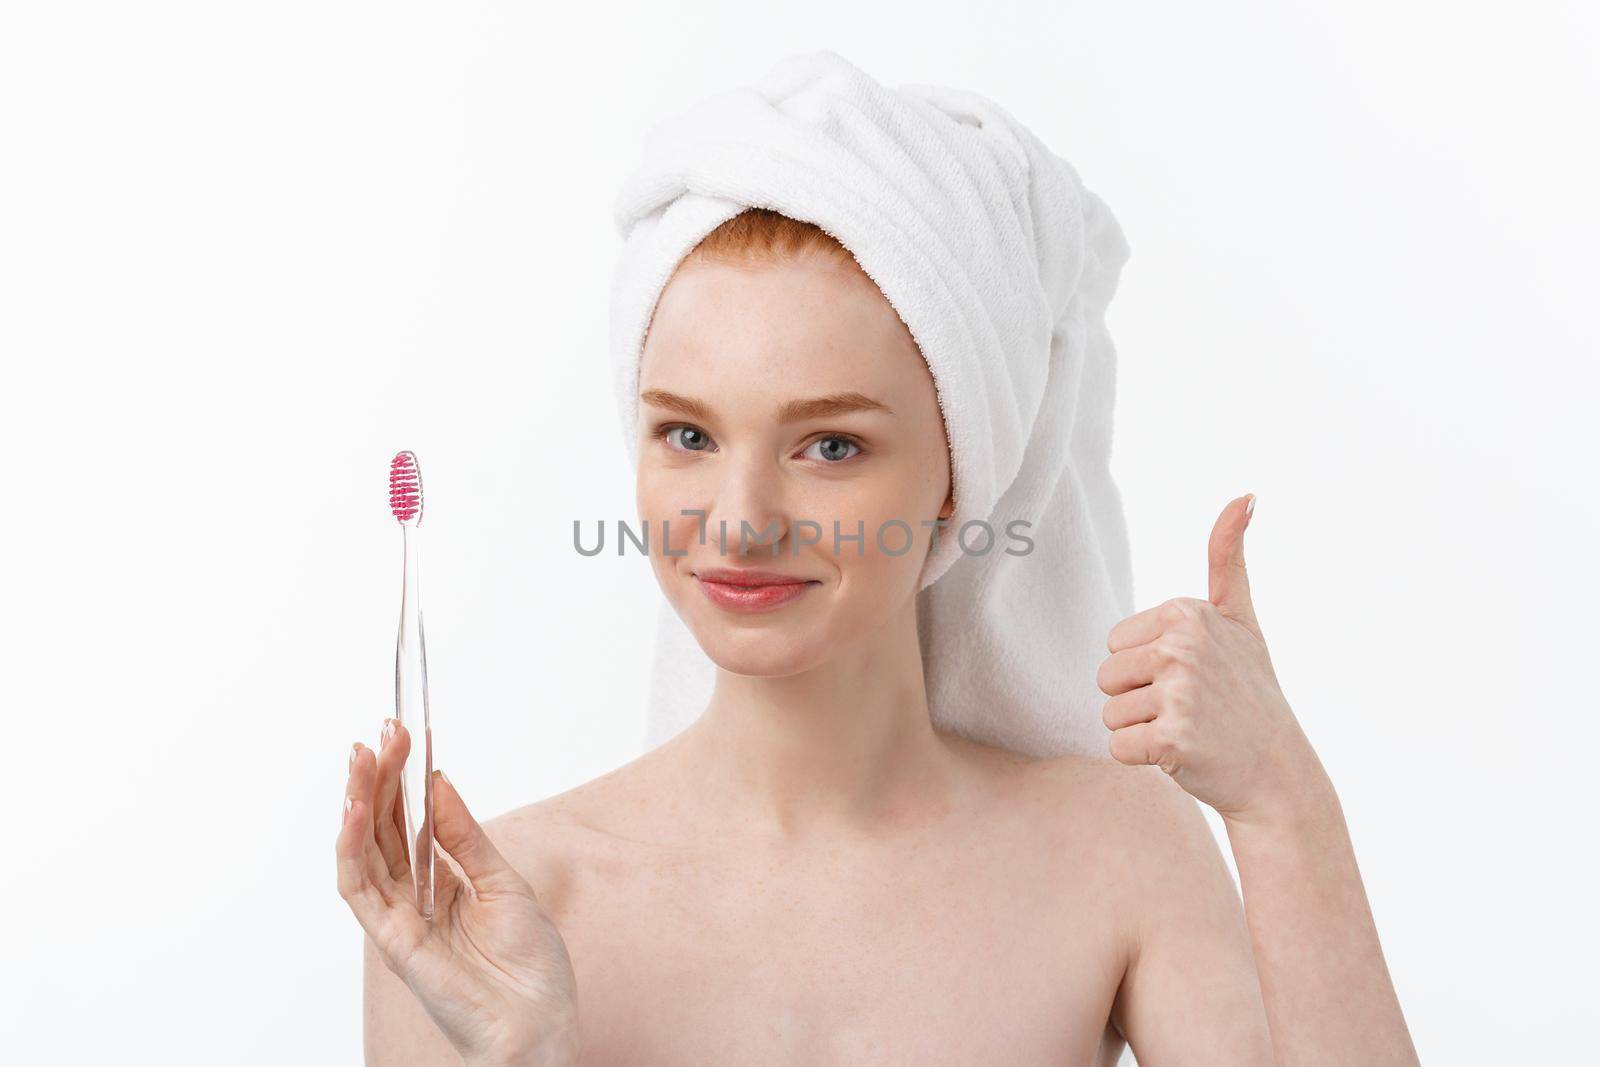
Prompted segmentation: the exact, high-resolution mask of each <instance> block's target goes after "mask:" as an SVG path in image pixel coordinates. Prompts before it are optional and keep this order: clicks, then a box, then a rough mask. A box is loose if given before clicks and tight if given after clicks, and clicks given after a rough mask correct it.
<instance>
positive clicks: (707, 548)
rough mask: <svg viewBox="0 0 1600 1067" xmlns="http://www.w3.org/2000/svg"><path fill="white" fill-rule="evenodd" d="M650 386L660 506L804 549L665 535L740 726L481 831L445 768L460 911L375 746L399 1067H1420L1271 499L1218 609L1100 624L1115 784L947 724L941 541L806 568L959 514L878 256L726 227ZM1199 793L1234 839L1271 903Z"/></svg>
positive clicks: (351, 806)
mask: <svg viewBox="0 0 1600 1067" xmlns="http://www.w3.org/2000/svg"><path fill="white" fill-rule="evenodd" d="M741 248H742V249H744V250H745V251H746V252H748V254H747V255H740V250H741ZM774 249H780V250H782V251H781V253H779V254H774V253H773V250H774ZM843 351H850V352H855V353H867V354H869V355H868V356H867V357H866V358H857V359H840V358H835V357H836V354H837V353H840V352H843ZM640 398H641V405H642V406H641V412H642V417H641V419H640V426H639V433H640V441H639V444H640V451H639V462H638V475H637V479H638V480H637V490H638V503H639V510H640V513H641V514H642V515H676V514H677V513H678V510H679V507H680V505H685V504H687V506H691V507H692V506H695V505H694V504H693V503H690V502H691V501H702V500H705V501H711V502H712V504H711V513H710V514H708V515H707V516H706V518H705V523H706V526H707V528H708V529H709V530H712V531H715V530H717V529H718V524H719V520H721V519H728V520H729V526H730V527H731V528H733V529H738V528H740V521H741V520H744V521H747V522H749V523H750V525H751V526H752V527H753V528H755V529H758V530H776V531H777V535H776V536H777V538H778V543H779V545H780V546H781V547H783V548H784V549H785V551H783V552H781V553H780V554H779V555H777V556H773V555H771V546H772V542H771V541H770V540H769V541H764V542H761V543H760V544H759V545H758V544H756V543H754V542H747V543H746V544H744V545H739V544H736V543H719V541H718V538H717V537H716V536H715V535H713V536H711V537H709V538H708V539H707V540H706V542H705V543H704V544H701V543H700V542H699V540H698V539H697V537H696V531H695V528H694V527H693V526H692V525H690V526H688V527H686V528H683V529H681V530H680V529H679V527H677V526H674V527H673V531H674V533H673V541H672V544H671V550H672V554H668V553H666V552H664V551H652V554H651V560H652V565H653V567H654V570H655V574H656V577H657V579H658V581H659V582H660V584H661V587H662V589H663V591H664V593H665V594H666V596H667V598H668V599H669V601H670V602H671V603H672V605H673V607H674V608H675V609H676V610H677V612H678V613H679V615H680V616H681V617H682V618H683V619H684V620H685V622H686V623H687V624H688V626H689V627H690V629H691V630H692V631H693V632H694V634H695V637H696V639H697V640H698V641H699V642H700V643H701V645H702V647H703V648H704V649H705V650H706V652H707V653H708V655H709V656H710V657H711V658H712V659H713V660H714V661H715V662H716V664H717V667H718V674H717V683H716V688H715V693H714V696H713V697H712V699H711V701H710V703H709V705H708V706H707V707H706V708H705V710H704V713H703V714H702V715H701V716H700V717H699V718H698V719H697V720H696V721H695V722H694V723H693V725H692V726H690V727H689V728H688V729H686V730H684V731H683V732H681V733H680V734H678V735H677V736H675V737H673V738H672V739H671V740H670V741H668V742H666V743H665V744H663V745H661V746H660V747H658V748H656V749H654V750H652V751H650V752H648V753H647V754H645V755H644V756H641V757H639V758H638V759H635V760H633V761H632V762H630V763H628V764H626V765H625V766H623V767H621V768H618V769H617V770H615V771H613V772H611V773H609V774H607V775H605V776H603V777H601V778H599V779H597V780H595V781H593V782H590V783H587V784H585V785H583V786H580V787H578V788H576V789H573V790H571V791H569V792H567V793H564V794H561V795H559V796H556V797H552V798H550V799H547V800H544V801H541V802H539V803H536V804H532V805H530V806H528V807H525V808H521V809H519V810H516V811H513V812H511V813H509V814H506V815H503V816H501V817H499V818H497V819H494V820H491V821H490V822H488V823H487V824H486V825H484V826H481V827H480V825H479V824H478V823H477V822H475V821H474V819H473V817H472V816H471V815H470V814H469V813H468V810H467V808H466V806H465V805H464V804H463V802H462V800H461V797H460V795H459V794H458V793H456V791H455V790H454V788H453V786H451V785H450V784H449V783H448V781H446V780H444V779H442V778H440V779H439V781H438V787H437V792H436V798H437V821H438V826H437V837H438V840H439V843H440V845H441V846H442V848H443V849H444V850H445V851H446V852H448V853H449V855H450V857H451V858H452V859H453V861H454V862H455V864H457V865H459V869H460V871H461V872H462V876H460V877H458V876H456V875H454V874H452V873H451V871H450V868H449V867H448V866H447V865H445V864H443V863H441V864H440V865H439V878H440V880H441V881H440V887H439V890H438V899H437V905H436V907H437V913H436V915H435V916H434V919H433V921H432V922H431V923H426V922H424V921H422V920H421V919H420V917H419V916H418V914H417V911H416V908H415V906H414V904H413V903H412V902H411V897H410V894H409V889H408V886H409V877H410V876H409V871H408V869H407V865H406V850H405V848H404V847H403V841H402V838H401V834H400V832H399V830H398V829H397V827H396V823H395V816H396V814H397V805H396V801H395V797H396V790H397V781H398V777H399V771H400V767H401V764H402V761H403V760H404V759H405V758H406V754H407V752H408V750H409V742H408V739H407V736H406V734H405V732H404V731H403V730H394V729H392V724H391V728H389V729H387V730H386V733H385V743H384V745H383V746H382V747H381V749H380V750H378V751H376V752H374V751H373V750H371V749H369V748H366V747H364V746H362V745H359V744H358V745H357V746H356V747H355V749H354V750H353V752H352V756H351V763H350V774H349V782H348V787H347V801H348V811H347V814H346V817H345V822H344V826H343V829H342V830H341V832H340V834H339V838H338V866H339V890H340V893H341V895H342V896H343V897H344V898H345V899H346V900H347V901H348V902H349V904H350V907H351V909H352V910H353V912H354V913H355V915H356V918H357V919H358V920H359V921H360V923H361V925H362V926H363V927H364V928H365V930H366V932H367V934H368V938H367V940H366V982H367V1017H366V1034H367V1055H368V1062H370V1063H376V1064H424V1063H450V1062H457V1061H458V1059H460V1060H465V1061H466V1062H468V1063H474V1064H512V1063H516V1064H523V1063H529V1064H533V1063H537V1064H568V1063H592V1064H613V1063H650V1064H712V1063H726V1064H746V1063H763V1064H771V1063H785V1064H817V1063H852V1064H857V1063H917V1064H935V1063H939V1064H1046V1063H1051V1064H1058V1063H1073V1064H1086V1065H1088V1064H1111V1063H1114V1062H1115V1061H1116V1060H1117V1058H1118V1057H1119V1055H1120V1054H1121V1052H1122V1049H1123V1045H1124V1042H1126V1043H1127V1044H1129V1045H1131V1046H1132V1048H1133V1050H1134V1052H1135V1054H1136V1055H1137V1057H1138V1059H1139V1062H1140V1063H1141V1064H1143V1065H1145V1067H1157V1065H1162V1064H1193V1063H1227V1064H1269V1063H1281V1064H1291V1063H1295V1064H1298V1063H1307V1064H1310V1063H1315V1064H1329V1063H1360V1064H1369V1065H1370V1064H1385V1063H1412V1062H1415V1054H1414V1052H1413V1051H1412V1047H1411V1043H1410V1040H1409V1037H1408V1034H1407V1031H1406V1026H1405V1023H1404V1020H1403V1018H1402V1015H1401V1011H1400V1007H1399V1004H1398V1002H1397V1000H1396V997H1395V993H1394V990H1393V987H1392V985H1391V982H1390V979H1389V976H1388V973H1387V970H1386V968H1385V964H1384V960H1383V956H1382V953H1381V950H1380V948H1379V942H1378V937H1377V933H1376V931H1375V929H1374V925H1373V921H1372V918H1371V915H1370V913H1369V910H1368V906H1367V902H1366V897H1365V893H1364V890H1363V887H1362V883H1361V878H1360V875H1359V873H1358V871H1357V867H1356V862H1355V858H1354V855H1353V852H1352V848H1351V844H1350V840H1349V837H1348V835H1347V833H1346V829H1345V824H1344V820H1343V817H1342V815H1341V812H1340V807H1339V802H1338V799H1337V797H1336V795H1335V792H1334V788H1333V786H1332V784H1331V783H1330V782H1329V780H1328V777H1327V775H1326V774H1325V772H1324V770H1323V768H1322V766H1321V764H1320V763H1319V761H1318V759H1317V757H1316V755H1315V753H1314V752H1313V751H1312V749H1311V747H1310V745H1309V744H1308V742H1307V740H1306V737H1305V735H1304V734H1303V733H1302V731H1301V729H1300V728H1299V726H1298V724H1297V723H1296V721H1295V718H1294V715H1293V713H1292V712H1291V710H1290V708H1289V706H1288V704H1287V703H1286V701H1285V699H1284V697H1283V695H1282V693H1281V691H1280V689H1279V686H1278V682H1277V680H1276V677H1275V675H1274V672H1273V668H1272V664H1271V661H1270V659H1269V657H1268V654H1267V649H1266V645H1265V644H1264V642H1263V639H1262V635H1261V631H1260V628H1259V626H1258V625H1257V622H1256V619H1255V616H1254V613H1253V612H1252V610H1251V603H1250V589H1249V583H1248V580H1247V578H1246V571H1245V565H1244V556H1243V547H1242V546H1243V534H1244V529H1245V526H1246V525H1247V523H1248V522H1249V518H1250V508H1249V504H1250V503H1252V500H1251V499H1250V498H1245V497H1241V498H1239V499H1236V500H1234V501H1232V502H1230V503H1229V504H1228V505H1227V506H1226V507H1225V508H1224V509H1223V511H1222V513H1221V515H1220V517H1219V518H1218V520H1217V523H1216V526H1215V529H1214V530H1213V532H1212V535H1211V540H1210V544H1209V548H1208V550H1209V560H1210V597H1209V599H1208V600H1204V601H1202V600H1195V599H1187V598H1179V599H1174V600H1169V601H1167V602H1165V603H1163V604H1160V605H1158V606H1156V607H1154V608H1151V609H1149V610H1146V611H1142V612H1140V613H1138V614H1136V615H1133V616H1131V617H1130V618H1127V619H1125V620H1124V621H1122V622H1121V623H1119V624H1118V625H1117V626H1116V627H1115V628H1114V629H1112V630H1111V632H1110V633H1109V634H1108V635H1107V656H1106V659H1105V661H1104V663H1103V665H1102V666H1101V667H1100V670H1099V676H1098V679H1097V681H1098V684H1099V686H1100V688H1101V689H1102V690H1103V691H1104V692H1105V693H1106V694H1107V695H1108V697H1109V699H1107V701H1106V703H1105V712H1104V721H1105V725H1106V727H1107V728H1108V729H1110V730H1111V731H1113V732H1112V733H1111V734H1110V748H1111V752H1112V753H1113V755H1114V756H1115V757H1116V758H1115V759H1098V758H1091V757H1079V756H1065V757H1059V758H1043V759H1037V758H1028V757H1024V756H1021V755H1018V754H1016V753H1013V752H1010V751H1007V750H1005V749H1001V748H996V747H992V746H989V745H984V744H979V743H975V742H972V741H968V740H965V739H963V738H962V737H960V736H957V735H956V734H953V733H949V732H945V731H941V730H938V729H935V728H934V727H933V725H932V724H931V721H930V715H929V708H928V704H927V698H926V695H925V687H924V664H923V662H922V659H921V655H920V652H919V645H918V637H917V634H918V631H917V618H916V610H917V601H916V597H915V593H916V591H917V575H918V570H919V566H920V564H921V561H922V558H923V556H924V555H925V553H926V547H925V546H922V548H921V550H920V551H918V552H915V553H905V554H902V555H888V554H884V553H876V552H871V551H869V552H867V553H865V554H862V555H858V554H857V553H856V552H855V551H845V552H842V553H839V554H835V553H833V552H832V551H831V546H830V545H829V544H828V543H827V542H826V541H824V542H822V543H819V544H815V545H809V546H805V547H803V548H801V549H799V551H797V552H796V551H790V549H791V547H792V546H791V544H790V542H789V541H788V540H786V539H789V538H792V537H793V533H794V531H793V529H792V528H791V526H790V525H789V524H790V523H791V520H792V517H793V516H797V515H812V516H845V517H846V518H847V519H848V520H850V524H851V525H853V523H854V520H855V519H856V518H862V517H864V518H865V519H866V520H867V521H868V525H869V528H870V527H871V524H872V522H873V520H875V519H879V518H883V517H889V516H914V517H919V518H927V519H930V520H931V519H933V518H935V517H937V516H948V514H949V511H950V504H951V500H950V489H951V483H950V464H949V461H948V453H947V441H946V438H945V435H944V430H943V428H942V426H941V418H940V409H939V406H938V402H937V398H936V393H935V387H934V382H933V380H932V379H931V377H930V375H929V371H928V367H927V365H926V364H925V363H924V361H923V359H922V358H921V357H920V356H919V352H918V347H917V345H916V343H915V342H914V340H913V339H912V337H911V336H910V334H909V333H908V332H907V330H906V328H905V326H904V325H903V324H902V322H901V320H900V319H899V318H898V317H897V315H896V312H895V310H894V309H893V308H892V307H891V306H890V304H889V303H888V302H887V301H886V300H885V298H884V296H883V294H882V292H880V291H879V289H878V288H877V287H876V286H875V285H874V283H873V282H872V280H871V279H870V278H869V277H868V276H867V275H865V274H864V273H862V271H861V270H860V269H859V268H858V267H857V266H856V264H855V262H854V261H853V260H852V258H851V256H850V254H849V253H848V252H845V251H844V250H843V249H841V248H840V247H839V246H838V244H837V243H835V242H834V240H833V239H832V238H830V237H829V236H828V235H827V234H826V233H824V232H823V231H821V230H819V229H817V228H815V227H812V226H809V225H807V224H804V223H799V222H796V221H794V220H792V219H788V218H785V217H784V216H781V215H778V214H775V213H773V212H767V211H749V212H746V213H744V214H743V215H740V216H738V217H736V218H735V219H734V220H732V221H731V222H729V223H727V224H725V225H724V226H722V227H720V228H719V229H718V230H717V231H716V232H714V233H713V234H712V235H711V237H709V238H707V240H706V241H705V242H703V243H702V245H701V246H700V247H699V248H697V249H696V252H695V253H694V254H692V255H691V256H689V257H688V258H687V259H685V260H684V262H683V263H682V265H681V266H680V267H679V269H678V270H677V272H676V273H675V274H674V275H673V276H672V278H671V280H670V282H669V283H668V284H667V286H666V289H665V291H664V293H663V295H662V298H661V301H660V305H659V308H658V310H657V312H656V314H655V316H654V318H653V320H652V324H651V326H650V328H649V333H648V338H647V342H646V345H645V351H644V356H643V362H642V364H641V371H640ZM816 398H831V400H830V401H829V402H826V403H813V404H810V406H805V404H804V402H808V401H813V400H815V399H816ZM797 402H800V403H799V404H797ZM773 523H776V526H773V525H772V524H773ZM730 541H732V538H731V536H730ZM679 553H681V554H679ZM755 570H759V571H763V572H776V573H777V574H778V575H779V576H781V577H782V579H784V580H785V581H788V582H792V583H800V584H798V586H797V588H796V589H794V590H791V593H790V595H789V596H788V598H787V599H785V600H784V601H783V602H781V603H780V604H778V606H776V607H769V608H767V609H766V610H762V611H759V612H756V613H751V612H749V611H747V610H742V609H741V606H740V605H741V603H742V601H740V599H739V595H738V594H736V593H733V594H730V593H728V591H727V584H722V585H721V586H720V587H719V588H709V585H716V584H718V583H730V582H731V583H732V584H734V585H739V584H748V582H749V581H751V580H752V579H751V578H750V577H749V572H750V571H755ZM741 578H742V579H744V581H743V582H741V581H740V579H741ZM1192 798H1197V799H1198V800H1200V801H1203V802H1205V803H1207V804H1210V805H1211V806H1213V807H1214V808H1215V809H1216V810H1217V811H1218V812H1220V813H1221V815H1222V818H1223V820H1224V822H1225V824H1226V826H1227V831H1228V837H1229V841H1230V843H1231V845H1232V849H1233V853H1234V856H1235V859H1236V862H1237V866H1238V870H1239V876H1240V880H1241V883H1242V888H1243V897H1244V899H1243V906H1242V907H1241V901H1240V898H1239V894H1238V893H1237V891H1236V889H1235V887H1234V884H1233V882H1232V879H1231V877H1230V875H1229V873H1228V870H1227V867H1226V865H1225V864H1224V862H1223V858H1222V856H1221V854H1220V852H1219V851H1218V849H1217V847H1216V844H1215V839H1214V838H1213V837H1212V835H1211V833H1210V831H1209V828H1208V826H1207V824H1206V822H1205V820H1204V819H1203V818H1202V815H1201V812H1200V810H1199V808H1198V806H1197V804H1196V803H1195V799H1192ZM463 878H464V881H463ZM468 882H470V888H469V887H468V885H467V884H466V883H468Z"/></svg>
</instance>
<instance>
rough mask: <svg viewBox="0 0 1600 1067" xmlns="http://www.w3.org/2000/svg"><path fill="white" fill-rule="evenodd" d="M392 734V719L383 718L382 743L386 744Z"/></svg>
mask: <svg viewBox="0 0 1600 1067" xmlns="http://www.w3.org/2000/svg"><path fill="white" fill-rule="evenodd" d="M393 736H394V720H393V719H385V720H383V743H384V744H385V745H388V743H389V739H390V738H391V737H393Z"/></svg>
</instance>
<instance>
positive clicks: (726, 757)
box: [681, 603, 956, 839]
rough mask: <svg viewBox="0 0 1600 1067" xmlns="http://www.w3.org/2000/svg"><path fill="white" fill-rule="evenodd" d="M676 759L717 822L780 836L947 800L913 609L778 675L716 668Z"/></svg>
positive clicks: (861, 827)
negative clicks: (845, 646)
mask: <svg viewBox="0 0 1600 1067" xmlns="http://www.w3.org/2000/svg"><path fill="white" fill-rule="evenodd" d="M681 740H682V742H683V750H682V755H683V758H684V760H685V765H686V766H687V767H690V768H693V773H694V774H695V776H696V778H697V779H699V781H700V783H701V786H702V788H703V790H704V792H705V794H706V795H707V797H708V798H709V799H710V801H711V802H712V803H714V804H716V805H717V807H718V809H719V810H720V811H721V812H722V813H724V814H725V815H726V816H727V818H728V819H729V821H731V822H733V823H736V824H738V825H740V826H741V827H742V828H744V829H748V830H751V831H754V832H757V833H761V834H769V835H776V836H779V837H783V838H786V839H796V838H801V837H804V836H807V835H810V834H812V833H822V834H837V833H839V832H840V831H841V830H843V831H846V832H851V831H854V832H861V833H872V832H875V831H881V830H883V829H885V828H886V827H887V828H892V827H894V826H897V825H898V826H905V825H911V824H914V823H917V822H921V821H924V820H926V819H927V818H929V817H930V813H933V814H936V813H937V812H938V811H939V810H940V809H941V808H942V807H943V805H944V804H945V803H946V802H947V800H946V798H947V796H948V792H949V788H950V786H951V784H952V782H953V775H954V772H955V770H956V766H955V756H954V753H953V750H952V749H951V747H950V745H949V744H948V743H947V741H946V740H945V738H944V736H943V735H941V734H939V733H938V732H936V731H935V730H934V728H933V723H932V720H931V719H930V717H929V713H928V699H927V690H926V685H925V682H924V678H923V669H922V652H921V648H920V646H919V645H918V641H917V626H916V614H915V605H914V604H912V603H908V604H907V606H906V609H905V611H903V612H902V613H901V614H900V615H898V616H896V617H895V619H893V620H891V621H890V622H889V623H887V624H885V625H884V626H883V627H882V628H881V629H880V630H879V631H878V632H877V633H876V634H875V635H874V637H873V639H872V640H871V641H867V642H862V643H860V644H857V645H855V646H853V647H852V648H850V649H849V650H848V651H845V652H841V653H840V654H838V655H836V656H834V657H832V658H830V659H829V660H828V661H827V662H825V663H822V664H819V665H818V666H816V667H813V668H811V669H809V670H805V671H800V672H798V673H796V674H791V675H787V676H784V677H773V678H766V677H749V676H743V675H737V674H732V673H730V672H728V671H724V670H721V669H720V668H719V669H718V671H717V681H716V688H715V690H714V691H713V693H712V697H711V700H710V703H709V704H707V706H706V710H705V711H704V712H702V713H701V715H700V717H699V718H698V719H697V720H695V722H694V723H693V724H692V725H691V726H690V727H689V728H688V729H686V730H685V731H684V733H683V736H682V738H681Z"/></svg>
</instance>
